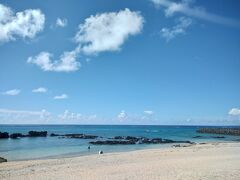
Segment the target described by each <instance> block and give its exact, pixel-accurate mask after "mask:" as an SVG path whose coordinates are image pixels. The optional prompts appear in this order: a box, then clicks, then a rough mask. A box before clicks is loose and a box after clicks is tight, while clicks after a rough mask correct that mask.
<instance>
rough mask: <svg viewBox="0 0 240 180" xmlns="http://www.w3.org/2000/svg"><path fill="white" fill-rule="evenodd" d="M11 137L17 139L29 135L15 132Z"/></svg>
mask: <svg viewBox="0 0 240 180" xmlns="http://www.w3.org/2000/svg"><path fill="white" fill-rule="evenodd" d="M9 137H10V138H12V139H16V138H22V137H27V135H23V134H21V133H13V134H11V135H10V136H9Z"/></svg>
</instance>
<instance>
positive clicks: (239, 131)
mask: <svg viewBox="0 0 240 180" xmlns="http://www.w3.org/2000/svg"><path fill="white" fill-rule="evenodd" d="M197 133H204V134H225V135H233V136H240V128H214V127H212V128H200V129H198V130H197Z"/></svg>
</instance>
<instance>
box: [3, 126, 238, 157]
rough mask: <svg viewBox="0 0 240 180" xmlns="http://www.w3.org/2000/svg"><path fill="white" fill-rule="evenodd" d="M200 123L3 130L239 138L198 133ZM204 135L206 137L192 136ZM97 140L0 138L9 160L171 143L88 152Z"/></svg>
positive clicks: (135, 147)
mask: <svg viewBox="0 0 240 180" xmlns="http://www.w3.org/2000/svg"><path fill="white" fill-rule="evenodd" d="M197 128H199V127H198V126H135V125H127V126H121V125H0V131H1V132H8V133H16V132H18V133H23V134H27V133H28V131H30V130H33V131H48V134H50V133H56V134H67V133H83V134H91V135H98V136H102V137H103V138H111V137H114V136H137V137H139V136H141V137H148V138H155V137H160V138H166V139H172V140H190V141H193V142H209V141H210V142H211V141H214V142H216V141H218V142H219V141H234V140H236V139H239V137H235V136H225V137H226V138H224V139H216V138H213V136H217V135H209V134H204V135H203V134H198V133H196V130H197ZM197 135H201V136H204V138H199V139H196V138H193V137H194V136H197ZM89 141H94V140H85V139H67V138H58V137H49V136H48V137H37V138H28V137H26V138H21V139H10V138H9V139H0V157H4V158H7V159H8V160H9V161H13V160H26V159H40V158H50V157H51V158H54V157H59V156H60V157H68V156H79V155H86V154H96V153H98V151H99V150H103V151H104V153H106V152H118V151H132V150H138V149H145V148H162V147H166V146H171V145H172V144H171V145H169V144H168V145H164V144H158V145H146V144H145V145H143V144H141V145H104V146H94V145H91V150H90V151H89V150H88V149H87V147H88V146H89V144H88V142H89Z"/></svg>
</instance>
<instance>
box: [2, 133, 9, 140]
mask: <svg viewBox="0 0 240 180" xmlns="http://www.w3.org/2000/svg"><path fill="white" fill-rule="evenodd" d="M5 138H9V134H8V133H7V132H0V139H5Z"/></svg>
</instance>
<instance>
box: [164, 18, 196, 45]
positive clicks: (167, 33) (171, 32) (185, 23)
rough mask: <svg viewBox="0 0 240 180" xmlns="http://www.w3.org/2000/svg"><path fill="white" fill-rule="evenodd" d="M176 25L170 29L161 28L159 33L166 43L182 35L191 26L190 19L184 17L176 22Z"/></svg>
mask: <svg viewBox="0 0 240 180" xmlns="http://www.w3.org/2000/svg"><path fill="white" fill-rule="evenodd" d="M177 23H178V24H177V25H175V26H173V27H171V28H166V27H165V28H162V29H161V31H160V33H161V36H162V37H163V38H165V39H166V41H167V42H168V41H170V40H172V39H174V38H175V37H176V36H178V35H183V34H185V33H186V29H187V28H188V27H189V26H190V25H191V24H192V20H191V18H186V17H180V18H179V19H178V20H177Z"/></svg>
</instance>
